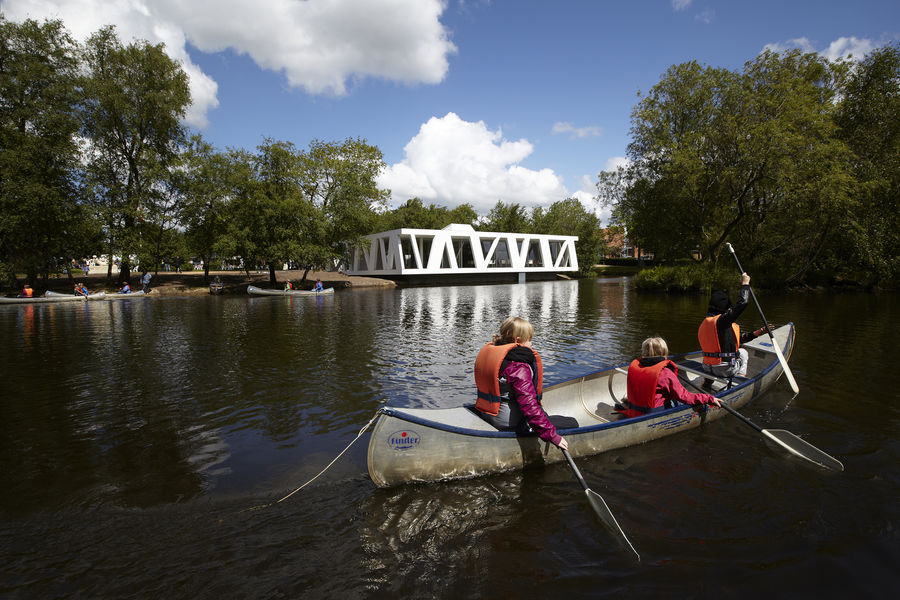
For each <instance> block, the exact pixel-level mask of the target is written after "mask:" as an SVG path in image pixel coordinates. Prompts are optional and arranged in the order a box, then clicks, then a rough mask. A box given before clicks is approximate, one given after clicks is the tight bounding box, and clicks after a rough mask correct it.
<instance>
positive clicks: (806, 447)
mask: <svg viewBox="0 0 900 600" xmlns="http://www.w3.org/2000/svg"><path fill="white" fill-rule="evenodd" d="M678 380H679V381H682V382H684V383H686V384H688V385H689V386H691V387H692V388H694V389H695V390H697V391H698V392H702V393H704V394H705V393H707V392H705V391H703V390H702V389H701V388H700V387H699V386H697V385H696V384H694V383H693V382H692V381H691V380H689V379H687V378H686V377H684V378H682V377H681V374H680V373H679V374H678ZM721 406H722V408H724V409H725V410H727V411H728V412H730V413H731V414H733V415H734V416H736V417H737V418H738V419H740V420H741V421H743V422H744V423H746V424H747V425H749V426H750V427H752V428H753V429H755V430H757V431H758V432H760V433H762V434H763V435H764V436H766V437H767V438H769V439H770V440H772V441H773V442H775V443H776V444H778V445H779V446H781V447H782V448H784V449H786V450H787V451H788V452H790V453H791V454H793V455H794V456H799V457H800V458H804V459H806V460H808V461H809V462H811V463H815V464H817V465H819V466H820V467H824V468H826V469H834V470H835V471H843V470H844V465H843V464H842V463H841V461H839V460H838V459H836V458H834V457H833V456H831V455H830V454H826V453H825V452H822V451H821V450H819V449H818V448H816V447H815V446H813V445H812V444H810V443H809V442H807V441H806V440H804V439H801V438H799V437H797V436H796V435H794V434H793V433H791V432H790V431H786V430H784V429H763V428H762V427H760V426H759V425H757V424H756V423H754V422H753V421H751V420H750V419H748V418H747V417H745V416H744V415H742V414H741V413H739V412H738V411H736V410H734V409H733V408H731V407H730V406H728V405H727V404H726V403H724V402H722V403H721Z"/></svg>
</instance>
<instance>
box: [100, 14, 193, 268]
mask: <svg viewBox="0 0 900 600" xmlns="http://www.w3.org/2000/svg"><path fill="white" fill-rule="evenodd" d="M83 61H84V64H85V67H86V69H87V76H86V77H85V78H84V82H83V89H84V105H85V112H84V119H83V127H84V133H85V136H86V137H87V138H88V140H89V145H90V148H89V150H90V151H89V157H88V178H87V180H88V182H89V184H90V186H91V191H92V196H93V199H94V201H95V204H96V207H97V210H98V214H99V215H100V216H101V218H102V221H103V223H104V226H105V231H106V234H107V249H108V252H109V253H110V255H112V254H113V253H117V254H121V256H122V263H123V269H122V271H123V274H122V276H123V277H126V278H127V276H128V270H129V266H130V265H129V257H130V256H131V255H134V254H138V253H139V252H142V253H144V254H146V253H147V252H146V249H145V248H142V245H144V244H147V243H148V242H149V243H150V244H151V245H155V247H157V248H158V247H159V244H158V242H157V240H146V239H144V235H148V236H154V235H159V236H161V235H163V232H164V231H165V226H164V225H163V221H165V220H166V217H167V216H168V215H169V214H171V209H172V208H173V207H172V206H170V205H169V202H168V201H169V199H170V198H169V197H168V196H167V193H166V186H167V184H168V182H169V179H170V176H171V169H172V167H173V166H174V165H175V164H176V161H177V158H178V152H179V149H180V147H181V145H182V143H183V140H184V137H185V129H184V125H183V124H182V123H181V119H182V118H183V117H184V115H185V111H186V109H187V106H188V104H189V103H190V91H189V89H188V83H187V76H186V75H185V73H184V71H183V70H182V69H181V66H180V65H179V64H178V63H177V62H175V61H173V60H172V59H171V58H169V57H168V56H167V55H166V53H165V52H164V50H163V46H162V45H161V44H160V45H151V44H149V43H147V42H140V43H138V42H135V43H131V44H128V45H122V43H121V42H120V41H119V39H118V36H117V35H116V33H115V29H114V28H112V27H106V28H103V29H101V30H100V31H98V32H97V33H95V34H94V35H93V36H91V38H90V39H89V40H88V42H87V45H86V47H85V49H84V55H83ZM145 223H146V224H147V225H143V224H145ZM149 223H153V224H155V225H156V227H150V226H149ZM110 264H112V261H110Z"/></svg>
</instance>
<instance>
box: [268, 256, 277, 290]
mask: <svg viewBox="0 0 900 600" xmlns="http://www.w3.org/2000/svg"><path fill="white" fill-rule="evenodd" d="M276 283H277V281H276V280H275V263H273V262H270V263H269V285H271V286H272V287H273V288H274V287H275V284H276Z"/></svg>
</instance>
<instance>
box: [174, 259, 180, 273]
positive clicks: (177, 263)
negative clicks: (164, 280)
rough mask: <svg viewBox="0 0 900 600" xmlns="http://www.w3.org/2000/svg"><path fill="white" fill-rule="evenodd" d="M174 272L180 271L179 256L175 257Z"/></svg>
mask: <svg viewBox="0 0 900 600" xmlns="http://www.w3.org/2000/svg"><path fill="white" fill-rule="evenodd" d="M175 272H176V273H181V259H180V258H176V259H175Z"/></svg>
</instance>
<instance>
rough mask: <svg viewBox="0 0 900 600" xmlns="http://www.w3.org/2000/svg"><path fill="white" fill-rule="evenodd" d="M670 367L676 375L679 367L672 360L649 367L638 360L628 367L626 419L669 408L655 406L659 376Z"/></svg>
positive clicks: (625, 400) (623, 402)
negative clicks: (643, 365)
mask: <svg viewBox="0 0 900 600" xmlns="http://www.w3.org/2000/svg"><path fill="white" fill-rule="evenodd" d="M668 365H672V368H673V369H675V374H676V375H677V374H678V367H677V366H675V363H673V362H672V361H671V360H661V361H659V362H658V363H656V364H655V365H651V366H649V367H642V366H641V359H639V358H636V359H634V360H633V361H631V364H630V365H629V366H628V381H627V384H626V385H627V389H628V396H627V397H626V398H625V399H624V400H623V401H622V404H624V405H625V410H624V411H623V412H624V414H625V416H626V417H639V416H641V415H646V414H648V413H651V412H656V411H658V410H664V409H665V408H668V407H667V406H665V405H664V406H653V404H654V399H655V398H656V382H657V381H659V374H660V373H661V372H662V370H663V369H665V368H666V367H667V366H668Z"/></svg>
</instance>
